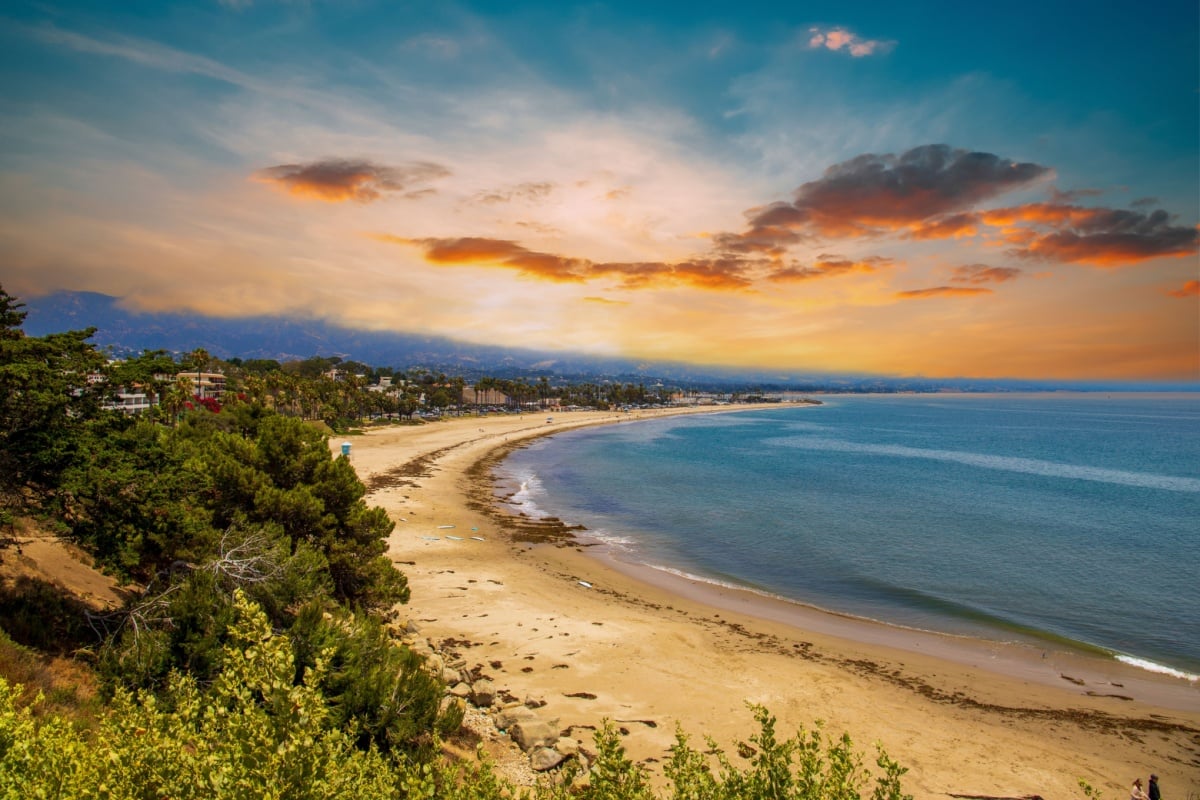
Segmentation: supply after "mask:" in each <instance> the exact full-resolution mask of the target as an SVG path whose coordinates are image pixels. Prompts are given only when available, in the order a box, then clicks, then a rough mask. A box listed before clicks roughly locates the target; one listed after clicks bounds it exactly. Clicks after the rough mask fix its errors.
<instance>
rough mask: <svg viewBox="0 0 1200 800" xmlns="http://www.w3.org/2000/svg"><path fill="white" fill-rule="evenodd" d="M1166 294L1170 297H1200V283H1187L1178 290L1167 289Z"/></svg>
mask: <svg viewBox="0 0 1200 800" xmlns="http://www.w3.org/2000/svg"><path fill="white" fill-rule="evenodd" d="M1165 291H1166V294H1167V295H1168V296H1170V297H1179V298H1186V297H1200V281H1185V282H1184V284H1183V286H1180V287H1179V288H1178V289H1167V290H1165Z"/></svg>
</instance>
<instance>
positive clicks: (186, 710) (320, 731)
mask: <svg viewBox="0 0 1200 800" xmlns="http://www.w3.org/2000/svg"><path fill="white" fill-rule="evenodd" d="M332 660H333V655H332V653H331V652H330V651H329V650H327V649H323V650H322V651H321V653H320V655H319V656H318V658H317V659H316V661H315V663H314V665H313V666H312V668H310V669H309V670H308V671H307V673H306V676H305V679H304V680H303V681H300V682H293V681H292V675H293V674H294V672H295V671H296V662H295V656H294V653H293V650H292V648H291V647H290V646H289V644H288V642H287V640H286V639H285V638H284V637H282V636H279V635H276V634H272V632H271V627H270V625H269V623H268V621H267V618H266V615H265V614H263V613H262V612H261V610H259V609H258V608H257V607H256V606H255V605H254V603H253V602H251V601H250V600H249V599H248V598H247V597H246V596H245V595H243V594H241V593H240V592H239V593H237V594H236V596H235V598H234V619H233V620H232V624H231V625H230V631H229V640H228V642H227V643H226V645H225V646H224V647H223V648H222V651H221V657H220V663H221V670H220V672H219V673H218V674H217V676H216V679H215V680H214V681H213V682H212V683H211V684H210V685H207V686H204V685H202V684H200V683H198V682H197V681H196V680H195V678H193V677H191V676H188V675H184V674H180V673H175V674H174V675H173V676H172V678H171V681H170V683H169V686H168V687H167V689H166V691H165V692H163V693H161V695H154V694H151V693H149V692H147V691H145V690H143V691H141V692H138V693H131V692H127V691H119V692H117V693H116V695H115V696H114V698H113V701H112V703H111V705H110V707H109V709H108V710H107V711H106V712H105V713H104V714H103V715H102V717H101V718H100V720H99V721H98V725H97V728H96V730H94V731H91V732H88V731H84V730H81V729H79V728H78V727H76V726H75V725H73V724H71V723H70V722H67V721H65V720H63V719H62V718H61V717H58V716H56V715H53V714H50V715H44V716H36V715H34V714H33V713H32V711H31V709H30V708H28V707H24V708H22V707H19V706H18V705H17V704H16V703H15V698H16V696H17V694H18V692H19V689H18V687H14V686H11V685H10V684H8V683H7V682H6V681H4V680H3V679H0V797H3V798H27V797H64V798H65V797H104V798H113V800H118V799H121V800H123V799H124V798H146V797H173V798H180V800H185V799H186V798H215V799H220V798H256V799H257V798H297V799H299V798H343V797H344V798H354V799H355V800H372V799H373V798H396V797H405V798H435V797H436V798H446V800H501V798H511V797H522V796H523V797H526V798H530V800H533V799H534V798H536V799H537V800H565V799H566V798H568V797H576V798H580V800H652V799H653V798H658V797H669V798H673V799H674V800H757V799H758V798H764V799H765V798H771V799H772V800H783V799H784V798H787V799H788V800H809V798H811V799H812V800H818V798H819V799H820V800H857V799H858V798H863V797H869V798H871V800H904V798H905V797H906V796H905V795H903V794H902V792H901V789H900V782H899V779H900V776H901V775H902V774H903V772H904V770H903V769H901V768H899V767H898V766H896V764H895V763H894V762H892V761H890V760H889V759H888V758H887V757H886V756H885V755H883V754H880V756H879V760H878V764H879V767H880V772H879V774H878V776H876V777H875V778H874V779H872V776H871V775H870V774H868V773H867V771H866V770H864V769H863V767H862V765H861V760H860V757H859V756H858V755H856V754H855V752H854V751H853V749H852V747H851V745H850V741H849V740H848V739H847V738H845V737H843V738H841V739H838V740H833V741H828V740H826V739H824V738H823V737H822V736H821V734H820V732H819V731H814V732H811V733H805V732H803V731H802V732H800V733H799V734H797V736H796V737H794V738H791V739H786V740H783V741H780V740H778V739H777V737H776V735H775V720H774V718H772V717H771V716H770V715H769V714H768V713H767V712H766V711H765V710H763V709H755V715H756V718H757V720H758V722H759V726H760V732H759V733H758V734H756V735H755V736H753V737H751V742H752V744H753V749H755V754H754V755H753V756H751V758H750V761H749V764H748V765H747V766H746V767H744V768H742V767H737V766H735V765H734V764H733V763H732V762H731V760H730V759H729V757H727V756H726V755H725V754H724V753H723V751H721V750H720V748H718V747H716V745H715V744H714V743H711V742H710V743H709V745H710V751H712V752H714V753H715V759H716V763H715V766H716V769H715V770H714V769H713V765H712V763H711V762H710V761H709V758H708V757H707V756H706V755H704V754H703V753H700V752H698V751H696V750H695V749H693V748H692V747H691V746H690V745H689V744H688V740H687V738H686V737H685V736H684V735H683V734H678V735H677V740H676V744H675V746H674V747H673V748H672V755H671V758H670V760H669V762H668V764H667V768H666V773H667V775H668V777H669V780H670V785H669V787H668V788H667V790H666V793H665V794H664V793H660V792H656V791H654V790H652V789H651V786H650V781H649V778H648V777H647V775H646V773H645V772H644V770H643V769H642V768H641V767H639V766H638V765H636V764H634V763H632V762H631V761H630V760H629V759H628V758H627V757H626V755H625V753H624V750H623V749H622V747H621V744H620V738H619V736H618V735H617V733H616V732H615V731H614V730H613V729H612V727H611V726H605V727H604V728H603V729H602V730H600V731H599V732H598V733H597V735H596V748H597V754H596V761H595V764H594V766H593V768H592V770H591V773H590V776H589V778H588V780H587V782H586V784H578V783H573V782H572V781H571V778H572V775H570V774H568V775H564V776H560V779H559V780H558V781H557V782H553V783H551V782H548V783H546V784H544V785H542V786H540V787H537V788H536V789H528V790H522V789H517V788H515V787H512V786H510V785H507V784H506V783H505V782H503V781H501V780H499V779H497V778H496V776H495V775H494V774H493V772H492V771H491V769H490V767H489V766H488V765H487V763H486V762H485V763H483V764H482V765H481V766H479V767H465V766H459V767H452V766H450V765H447V764H439V763H432V764H431V763H421V762H418V761H414V760H412V759H395V758H389V757H387V756H385V755H384V754H383V753H381V752H380V751H379V750H378V749H377V748H375V747H374V746H367V747H365V748H364V747H361V746H359V743H358V742H357V741H356V734H357V733H358V729H357V727H356V725H355V724H353V723H351V724H348V725H345V726H339V725H332V724H330V722H331V716H332V715H334V714H335V713H336V711H335V704H331V703H330V702H329V699H328V694H327V693H326V692H324V691H323V690H322V687H323V686H325V685H326V684H327V683H329V682H330V681H333V680H336V676H335V671H334V670H333V669H332V668H331V666H330V664H331V662H332ZM742 747H743V748H745V747H747V745H742ZM864 791H865V792H866V793H865V794H864Z"/></svg>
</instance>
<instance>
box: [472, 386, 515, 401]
mask: <svg viewBox="0 0 1200 800" xmlns="http://www.w3.org/2000/svg"><path fill="white" fill-rule="evenodd" d="M508 402H509V397H508V395H506V394H505V393H504V392H502V391H500V390H499V389H475V388H473V387H471V386H464V387H463V389H462V403H463V405H467V406H504V405H508Z"/></svg>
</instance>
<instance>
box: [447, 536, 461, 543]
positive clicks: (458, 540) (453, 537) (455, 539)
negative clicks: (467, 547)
mask: <svg viewBox="0 0 1200 800" xmlns="http://www.w3.org/2000/svg"><path fill="white" fill-rule="evenodd" d="M446 538H447V539H453V540H454V541H456V542H461V541H462V537H461V536H447V537H446Z"/></svg>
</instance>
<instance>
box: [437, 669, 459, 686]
mask: <svg viewBox="0 0 1200 800" xmlns="http://www.w3.org/2000/svg"><path fill="white" fill-rule="evenodd" d="M442 683H444V684H446V685H447V686H454V685H456V684H459V683H462V673H460V672H459V671H458V670H456V669H450V668H449V667H442Z"/></svg>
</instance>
